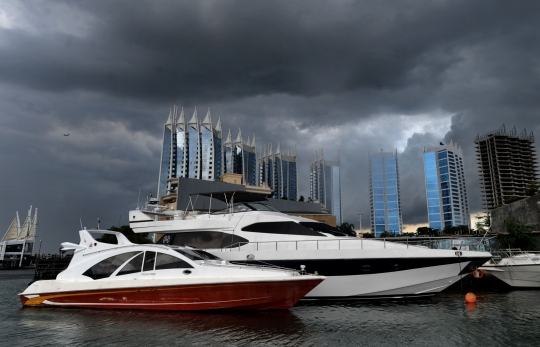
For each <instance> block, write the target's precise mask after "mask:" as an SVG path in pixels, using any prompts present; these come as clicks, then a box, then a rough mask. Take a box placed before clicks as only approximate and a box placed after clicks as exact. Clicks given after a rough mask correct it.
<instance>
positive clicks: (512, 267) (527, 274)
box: [480, 249, 540, 288]
mask: <svg viewBox="0 0 540 347" xmlns="http://www.w3.org/2000/svg"><path fill="white" fill-rule="evenodd" d="M499 252H500V253H501V255H502V258H501V259H492V260H490V261H489V262H487V263H485V264H484V265H482V267H480V269H481V270H484V271H486V272H488V273H490V274H492V275H493V276H495V277H497V278H498V279H500V280H502V281H503V282H505V283H506V284H508V285H510V286H512V287H514V288H540V253H538V252H537V253H534V252H525V251H522V250H521V249H505V250H500V251H499Z"/></svg>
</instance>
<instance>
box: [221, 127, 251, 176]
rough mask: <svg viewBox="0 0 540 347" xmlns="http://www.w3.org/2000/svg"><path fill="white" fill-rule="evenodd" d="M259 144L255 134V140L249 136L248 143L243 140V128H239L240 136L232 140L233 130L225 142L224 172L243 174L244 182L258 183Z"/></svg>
mask: <svg viewBox="0 0 540 347" xmlns="http://www.w3.org/2000/svg"><path fill="white" fill-rule="evenodd" d="M256 149H257V145H256V143H255V135H253V141H250V139H249V137H248V141H247V143H244V141H243V140H242V130H238V136H237V137H236V140H235V141H232V138H231V131H230V130H229V135H228V136H227V140H226V141H225V144H224V155H223V157H224V162H225V166H224V172H225V173H236V174H241V175H242V178H243V180H244V183H247V184H249V185H252V186H255V185H257V156H256Z"/></svg>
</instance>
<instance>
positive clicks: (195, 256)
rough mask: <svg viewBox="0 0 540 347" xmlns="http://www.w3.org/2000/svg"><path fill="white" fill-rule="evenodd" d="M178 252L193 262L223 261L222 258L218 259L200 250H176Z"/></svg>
mask: <svg viewBox="0 0 540 347" xmlns="http://www.w3.org/2000/svg"><path fill="white" fill-rule="evenodd" d="M175 251H176V252H178V253H180V254H182V255H183V256H185V257H187V258H189V259H191V260H221V258H218V257H216V256H215V255H213V254H210V253H208V252H205V251H201V250H200V249H187V248H182V249H175Z"/></svg>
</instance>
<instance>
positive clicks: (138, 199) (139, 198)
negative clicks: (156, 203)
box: [137, 188, 141, 210]
mask: <svg viewBox="0 0 540 347" xmlns="http://www.w3.org/2000/svg"><path fill="white" fill-rule="evenodd" d="M140 200H141V188H139V197H138V198H137V210H138V209H139V201H140Z"/></svg>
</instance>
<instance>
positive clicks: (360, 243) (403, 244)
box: [220, 237, 496, 252]
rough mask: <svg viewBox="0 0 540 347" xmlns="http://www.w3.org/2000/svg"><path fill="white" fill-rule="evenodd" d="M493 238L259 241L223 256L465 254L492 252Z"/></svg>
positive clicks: (237, 245)
mask: <svg viewBox="0 0 540 347" xmlns="http://www.w3.org/2000/svg"><path fill="white" fill-rule="evenodd" d="M494 241H495V240H494V238H483V237H467V238H455V237H447V238H445V237H431V238H422V239H415V238H389V239H363V238H353V237H351V238H333V239H329V240H291V241H260V242H237V243H234V244H232V245H230V246H227V247H223V248H221V249H220V250H221V251H222V252H234V251H285V250H290V251H301V250H329V249H381V248H382V249H403V248H410V247H414V248H418V247H420V248H429V249H446V250H451V249H453V250H465V251H489V252H491V251H492V250H493V249H495V248H496V243H495V242H494Z"/></svg>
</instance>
